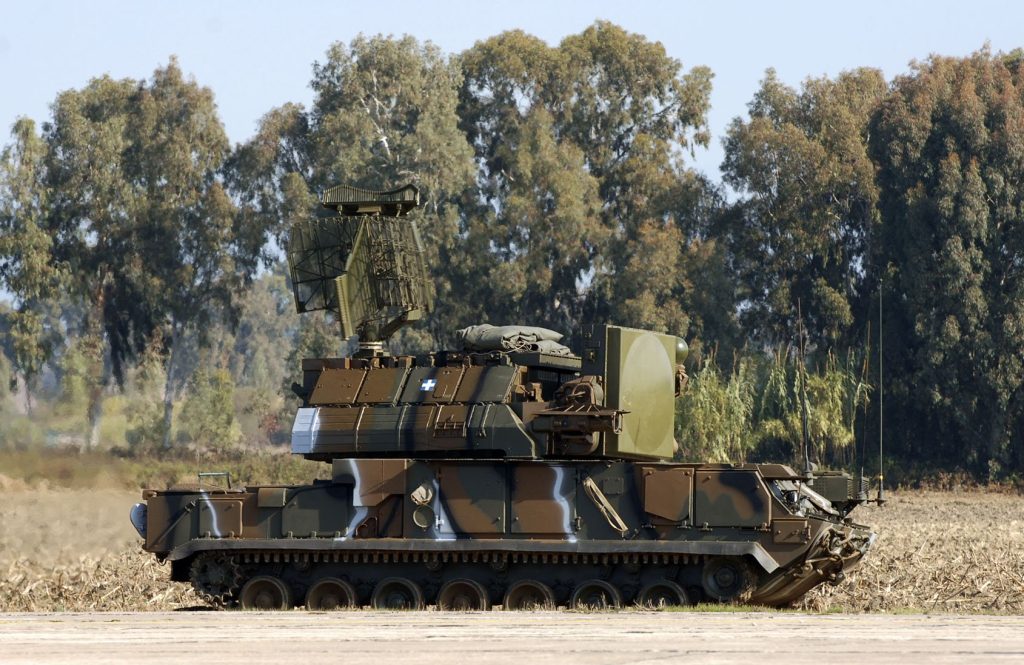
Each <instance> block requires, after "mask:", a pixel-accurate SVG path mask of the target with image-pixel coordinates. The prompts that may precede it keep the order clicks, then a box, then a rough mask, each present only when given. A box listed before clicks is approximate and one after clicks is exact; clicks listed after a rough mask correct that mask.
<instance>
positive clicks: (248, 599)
mask: <svg viewBox="0 0 1024 665" xmlns="http://www.w3.org/2000/svg"><path fill="white" fill-rule="evenodd" d="M238 602H239V604H240V605H241V606H242V609H243V610H286V609H288V608H290V607H291V606H292V593H291V591H290V590H289V589H288V585H286V584H285V583H284V582H282V581H281V580H280V579H278V578H276V577H274V576H272V575H260V576H259V577H254V578H252V579H251V580H249V581H248V582H246V583H245V586H243V587H242V592H241V593H240V594H239V595H238Z"/></svg>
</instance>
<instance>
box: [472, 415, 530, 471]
mask: <svg viewBox="0 0 1024 665" xmlns="http://www.w3.org/2000/svg"><path fill="white" fill-rule="evenodd" d="M467 433H468V435H469V443H470V445H471V446H472V448H473V449H474V450H500V451H502V452H503V453H504V454H505V455H506V456H507V457H520V458H532V457H535V456H536V455H537V453H538V447H537V443H536V442H535V441H534V440H533V438H532V437H531V436H530V435H529V434H527V433H526V429H525V428H524V427H523V421H522V420H520V419H519V416H517V415H516V414H515V412H513V411H512V409H511V407H510V406H509V405H508V404H477V405H475V406H473V408H472V409H471V410H470V415H469V426H468V430H467Z"/></svg>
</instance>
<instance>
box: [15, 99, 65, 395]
mask: <svg viewBox="0 0 1024 665" xmlns="http://www.w3.org/2000/svg"><path fill="white" fill-rule="evenodd" d="M11 134H12V137H13V139H14V142H13V143H12V144H11V145H8V146H7V147H6V148H4V150H3V152H2V153H0V285H2V286H3V288H4V289H5V290H6V291H7V292H8V293H10V294H11V295H12V296H13V297H14V298H15V301H16V307H15V309H14V310H13V311H11V312H8V313H6V318H7V320H8V325H7V326H6V331H5V335H4V336H5V337H6V342H7V346H8V347H9V348H10V351H11V359H12V361H13V365H14V369H15V370H16V371H17V372H18V373H20V374H21V375H22V377H23V379H24V381H25V384H26V388H27V389H28V390H29V394H30V395H31V391H32V390H34V389H35V388H36V381H37V379H38V377H39V374H40V372H41V371H42V369H43V365H44V363H46V362H47V361H48V360H49V359H50V358H51V356H52V355H53V352H54V349H55V347H56V345H57V343H58V337H59V332H58V331H57V330H55V328H54V325H53V318H54V317H53V316H52V308H53V303H54V295H55V292H56V291H57V290H58V289H59V287H60V285H61V283H62V280H63V279H64V277H65V276H66V274H65V271H64V269H63V266H62V265H60V264H58V263H55V262H54V261H53V260H52V256H51V249H52V244H53V240H52V238H51V236H50V234H49V233H48V232H47V229H46V220H45V219H44V215H45V214H46V208H47V204H48V199H49V196H48V190H47V188H46V186H45V176H46V166H45V158H46V145H45V144H44V142H43V141H42V139H41V138H40V137H39V136H38V135H37V134H36V129H35V123H33V122H32V121H31V120H29V119H27V118H21V119H19V120H18V121H17V122H16V123H15V125H14V127H13V129H12V132H11Z"/></svg>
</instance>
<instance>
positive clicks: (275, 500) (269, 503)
mask: <svg viewBox="0 0 1024 665" xmlns="http://www.w3.org/2000/svg"><path fill="white" fill-rule="evenodd" d="M287 494H288V489H287V488H285V487H260V488H258V489H257V491H256V497H257V498H256V507H257V508H281V507H283V506H284V504H285V503H286V499H287Z"/></svg>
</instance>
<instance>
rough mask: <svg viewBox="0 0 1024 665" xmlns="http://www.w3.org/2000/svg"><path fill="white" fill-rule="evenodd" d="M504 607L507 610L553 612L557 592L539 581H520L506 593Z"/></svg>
mask: <svg viewBox="0 0 1024 665" xmlns="http://www.w3.org/2000/svg"><path fill="white" fill-rule="evenodd" d="M502 607H504V608H505V609H506V610H553V609H554V608H555V592H554V591H552V590H551V587H549V586H548V585H547V584H544V583H543V582H538V581H537V580H519V581H518V582H516V583H514V584H513V585H512V586H510V587H509V588H508V591H506V592H505V600H504V602H503V603H502Z"/></svg>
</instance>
